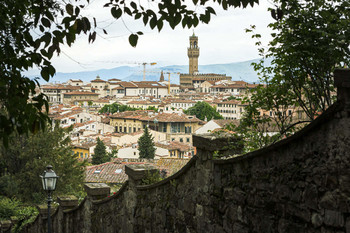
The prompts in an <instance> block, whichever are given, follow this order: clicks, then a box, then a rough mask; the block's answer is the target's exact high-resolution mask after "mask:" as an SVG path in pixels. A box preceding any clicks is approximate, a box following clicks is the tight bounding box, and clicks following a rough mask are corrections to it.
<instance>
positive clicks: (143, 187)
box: [136, 155, 198, 190]
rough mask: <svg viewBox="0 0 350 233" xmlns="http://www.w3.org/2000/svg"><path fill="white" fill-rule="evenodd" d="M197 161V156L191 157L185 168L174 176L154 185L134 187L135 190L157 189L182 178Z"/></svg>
mask: <svg viewBox="0 0 350 233" xmlns="http://www.w3.org/2000/svg"><path fill="white" fill-rule="evenodd" d="M197 159H198V156H197V155H195V156H193V157H192V158H191V159H190V161H188V163H186V165H185V166H183V167H182V168H181V169H180V170H179V171H178V172H176V173H175V174H173V175H171V176H169V177H167V178H165V179H164V180H161V181H159V182H157V183H154V184H149V185H138V186H136V189H138V190H149V189H153V188H157V187H160V186H162V185H164V184H167V183H170V181H171V180H174V179H177V178H178V177H179V176H182V175H183V174H185V173H186V172H187V171H188V170H189V169H190V168H191V167H193V166H194V165H195V164H196V161H197Z"/></svg>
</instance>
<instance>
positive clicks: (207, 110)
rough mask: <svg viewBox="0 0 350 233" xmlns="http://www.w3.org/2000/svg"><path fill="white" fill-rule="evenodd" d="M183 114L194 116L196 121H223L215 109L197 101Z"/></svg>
mask: <svg viewBox="0 0 350 233" xmlns="http://www.w3.org/2000/svg"><path fill="white" fill-rule="evenodd" d="M184 113H185V114H188V115H195V116H196V117H197V118H198V119H200V120H202V121H204V120H207V121H210V120H211V119H223V117H222V116H221V115H220V113H218V112H217V111H216V109H215V107H212V106H210V104H208V103H207V102H204V101H199V102H197V103H196V104H195V105H194V106H193V107H190V108H189V109H187V110H184Z"/></svg>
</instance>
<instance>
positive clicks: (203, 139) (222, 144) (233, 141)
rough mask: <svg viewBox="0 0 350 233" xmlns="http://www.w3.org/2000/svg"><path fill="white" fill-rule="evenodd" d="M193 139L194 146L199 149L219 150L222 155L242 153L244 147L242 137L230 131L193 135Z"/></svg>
mask: <svg viewBox="0 0 350 233" xmlns="http://www.w3.org/2000/svg"><path fill="white" fill-rule="evenodd" d="M192 139H193V146H195V147H196V148H197V150H199V151H207V152H210V153H213V152H214V151H218V152H219V154H220V155H233V154H240V153H241V152H242V149H243V146H242V143H240V141H241V139H240V138H238V137H237V136H235V135H232V134H229V133H222V134H220V135H219V134H204V135H200V136H199V135H193V137H192Z"/></svg>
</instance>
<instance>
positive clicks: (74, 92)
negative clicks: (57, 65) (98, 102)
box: [63, 91, 99, 95]
mask: <svg viewBox="0 0 350 233" xmlns="http://www.w3.org/2000/svg"><path fill="white" fill-rule="evenodd" d="M63 95H99V94H98V93H94V92H90V91H72V92H67V93H64V94H63Z"/></svg>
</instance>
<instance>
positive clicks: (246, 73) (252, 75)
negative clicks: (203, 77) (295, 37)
mask: <svg viewBox="0 0 350 233" xmlns="http://www.w3.org/2000/svg"><path fill="white" fill-rule="evenodd" d="M258 60H259V59H254V60H250V61H244V62H235V63H228V64H212V65H200V66H199V72H200V73H216V74H226V75H228V76H231V77H232V80H244V81H247V82H251V83H252V82H258V77H257V74H256V72H255V71H254V69H253V67H252V66H251V65H250V64H251V63H252V62H257V61H258ZM147 70H148V71H151V72H154V73H146V80H150V81H157V80H159V76H160V71H161V70H163V71H170V72H175V73H177V72H180V73H187V72H188V66H187V65H171V66H157V65H156V66H154V67H152V68H148V69H147ZM157 72H159V73H157ZM96 76H100V77H101V79H103V80H108V79H111V78H118V79H121V80H125V81H140V80H142V78H143V74H142V67H133V66H120V67H116V68H112V69H100V70H94V71H85V72H73V73H61V72H58V73H56V75H55V77H54V78H53V79H52V81H53V82H61V83H62V82H65V81H67V80H69V79H81V80H83V81H85V82H88V81H91V80H93V79H95V78H96ZM165 79H166V80H167V79H168V75H165ZM171 82H172V83H177V84H178V83H179V75H171Z"/></svg>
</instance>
